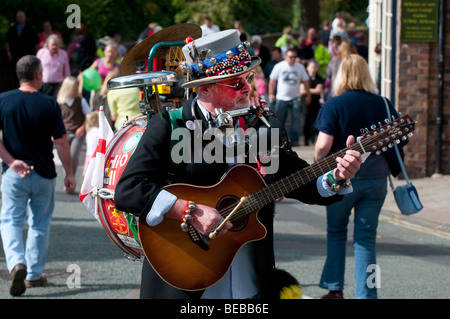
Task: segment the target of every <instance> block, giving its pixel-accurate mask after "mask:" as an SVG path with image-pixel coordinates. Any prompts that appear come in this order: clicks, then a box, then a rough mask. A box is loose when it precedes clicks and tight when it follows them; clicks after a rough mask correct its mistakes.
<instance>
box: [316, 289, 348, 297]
mask: <svg viewBox="0 0 450 319" xmlns="http://www.w3.org/2000/svg"><path fill="white" fill-rule="evenodd" d="M321 299H344V292H343V291H342V290H330V291H329V292H328V293H327V294H326V295H323V296H322V298H321Z"/></svg>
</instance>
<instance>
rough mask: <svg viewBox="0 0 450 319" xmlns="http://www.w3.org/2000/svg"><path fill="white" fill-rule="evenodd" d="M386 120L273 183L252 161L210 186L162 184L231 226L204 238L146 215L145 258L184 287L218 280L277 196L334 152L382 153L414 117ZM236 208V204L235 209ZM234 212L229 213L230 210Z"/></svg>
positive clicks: (325, 165)
mask: <svg viewBox="0 0 450 319" xmlns="http://www.w3.org/2000/svg"><path fill="white" fill-rule="evenodd" d="M386 122H387V124H385V125H384V126H381V124H380V125H379V127H378V128H376V127H374V126H372V127H371V130H370V131H369V130H368V129H364V130H362V133H364V135H363V137H362V138H361V139H360V140H359V141H358V142H356V143H354V144H353V145H351V146H350V147H348V148H346V149H343V150H341V151H339V152H337V153H335V154H332V155H330V156H328V157H326V158H324V159H323V160H321V161H319V162H316V163H313V164H311V165H310V166H308V167H305V168H303V169H302V170H300V171H297V172H295V173H293V174H291V175H289V176H287V177H285V178H283V179H281V180H279V181H277V182H274V183H272V184H270V185H266V183H265V182H264V180H263V178H262V177H261V175H260V174H259V173H258V172H257V171H256V170H255V169H254V168H252V167H251V166H247V165H236V166H234V167H232V168H231V169H230V170H229V171H228V173H227V174H226V175H225V176H224V177H223V179H222V180H221V181H220V182H219V183H217V184H215V185H212V186H208V187H205V186H195V185H188V184H172V185H168V186H166V187H165V189H166V190H167V191H168V192H170V193H172V194H174V195H175V196H177V197H178V198H184V199H189V200H191V201H193V202H195V203H197V204H203V205H208V206H210V207H215V208H216V209H217V210H218V211H219V212H220V214H221V215H222V217H223V218H225V219H226V218H230V221H231V222H232V223H233V228H232V229H231V230H229V231H227V232H226V234H225V235H223V236H220V237H218V238H216V239H211V240H209V238H205V236H202V235H201V234H200V233H198V232H197V231H196V230H195V228H193V227H192V225H190V229H189V231H188V232H187V233H186V232H184V231H183V230H182V229H181V227H180V220H176V219H169V218H165V219H164V220H163V221H162V222H161V223H160V224H158V225H156V226H148V225H147V223H146V222H145V220H140V221H139V224H138V231H139V239H140V242H141V245H142V248H143V251H144V253H145V256H146V258H147V260H148V261H149V263H150V265H151V266H152V267H153V269H154V270H155V271H156V272H157V273H158V275H159V276H160V277H161V278H162V279H163V280H164V281H166V282H167V283H168V284H170V285H172V286H174V287H175V288H178V289H183V290H201V289H205V288H207V287H209V286H211V285H214V284H215V283H216V282H218V281H219V280H220V279H221V278H222V277H223V276H224V275H225V274H226V272H227V271H228V269H229V267H230V266H231V263H232V261H233V259H234V256H235V255H236V253H237V252H238V250H239V249H240V248H241V247H242V246H243V245H244V244H246V243H249V242H252V241H257V240H260V239H262V238H264V237H265V236H266V229H265V227H264V226H263V225H262V224H261V222H260V221H259V219H258V211H259V210H260V209H261V208H263V207H264V206H266V205H267V204H269V203H271V202H273V201H274V200H275V199H277V198H280V197H281V196H283V195H285V194H287V193H289V192H291V191H293V190H295V189H297V188H299V187H300V186H302V185H304V184H306V183H308V182H310V181H313V180H316V179H317V178H318V177H319V176H321V175H323V174H325V173H327V172H329V171H330V170H332V169H334V168H336V166H337V164H336V157H338V156H339V157H343V156H344V155H345V152H346V151H347V150H355V151H358V152H359V153H361V154H363V153H367V152H370V153H374V152H376V153H378V154H379V153H381V151H382V150H387V149H388V148H390V147H392V145H393V144H392V143H400V140H406V139H407V137H408V135H409V136H412V132H413V131H414V129H415V122H414V121H413V120H412V119H411V118H410V117H409V116H408V115H404V116H401V117H400V118H398V119H392V120H386ZM236 208H237V209H236ZM231 213H232V214H233V215H232V216H229V215H230V214H231Z"/></svg>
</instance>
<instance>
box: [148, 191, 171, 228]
mask: <svg viewBox="0 0 450 319" xmlns="http://www.w3.org/2000/svg"><path fill="white" fill-rule="evenodd" d="M177 199H178V198H177V197H176V196H175V195H173V194H171V193H169V192H168V191H166V190H164V189H163V190H161V191H160V192H159V194H158V196H156V199H155V201H154V202H153V205H152V208H151V209H150V211H149V213H148V214H147V217H146V218H145V221H146V222H147V224H148V225H149V226H156V225H158V224H159V223H160V222H161V221H162V220H163V218H164V214H165V213H167V212H168V211H169V209H170V208H171V207H172V205H173V204H174V203H175V201H176V200H177Z"/></svg>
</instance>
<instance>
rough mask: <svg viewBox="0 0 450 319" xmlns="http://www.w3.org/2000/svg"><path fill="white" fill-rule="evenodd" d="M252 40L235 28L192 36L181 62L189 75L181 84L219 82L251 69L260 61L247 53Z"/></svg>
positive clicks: (185, 86) (190, 85) (192, 85)
mask: <svg viewBox="0 0 450 319" xmlns="http://www.w3.org/2000/svg"><path fill="white" fill-rule="evenodd" d="M248 47H250V43H248V42H241V41H240V40H239V34H238V32H237V31H236V30H225V31H220V32H216V33H213V34H211V35H208V36H205V37H202V38H199V39H197V40H193V41H191V42H189V43H187V44H186V45H185V46H184V47H183V49H182V52H183V55H184V57H185V59H186V61H185V62H184V63H183V64H182V65H181V68H182V69H183V71H184V72H185V73H187V74H188V75H189V79H188V80H187V81H186V82H184V83H183V84H182V86H183V87H184V88H192V87H196V86H200V85H204V84H210V83H216V82H220V81H223V80H225V79H228V78H232V77H235V76H239V75H241V74H243V73H246V72H249V71H250V70H252V69H254V68H255V67H256V66H257V65H258V64H260V63H261V60H260V58H259V57H252V56H250V54H249V53H248V49H247V48H248Z"/></svg>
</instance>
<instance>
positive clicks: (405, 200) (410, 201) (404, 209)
mask: <svg viewBox="0 0 450 319" xmlns="http://www.w3.org/2000/svg"><path fill="white" fill-rule="evenodd" d="M383 100H384V104H385V105H386V111H387V114H388V118H389V119H390V118H391V112H389V106H388V103H387V101H386V98H384V97H383ZM394 149H395V154H396V155H397V158H398V162H399V164H400V167H401V169H402V173H403V176H404V177H405V180H406V185H401V186H397V187H396V188H394V184H393V183H392V177H391V176H390V175H389V183H390V185H391V189H392V191H393V193H394V198H395V202H396V203H397V206H398V208H399V209H400V212H401V213H402V214H403V215H411V214H415V213H418V212H419V211H421V210H422V208H423V205H422V203H421V202H420V199H419V194H418V193H417V190H416V188H415V186H414V185H413V184H412V183H411V182H410V180H409V178H408V175H407V174H406V169H405V166H404V165H403V160H402V158H401V156H400V152H399V150H398V146H397V144H396V143H394Z"/></svg>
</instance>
